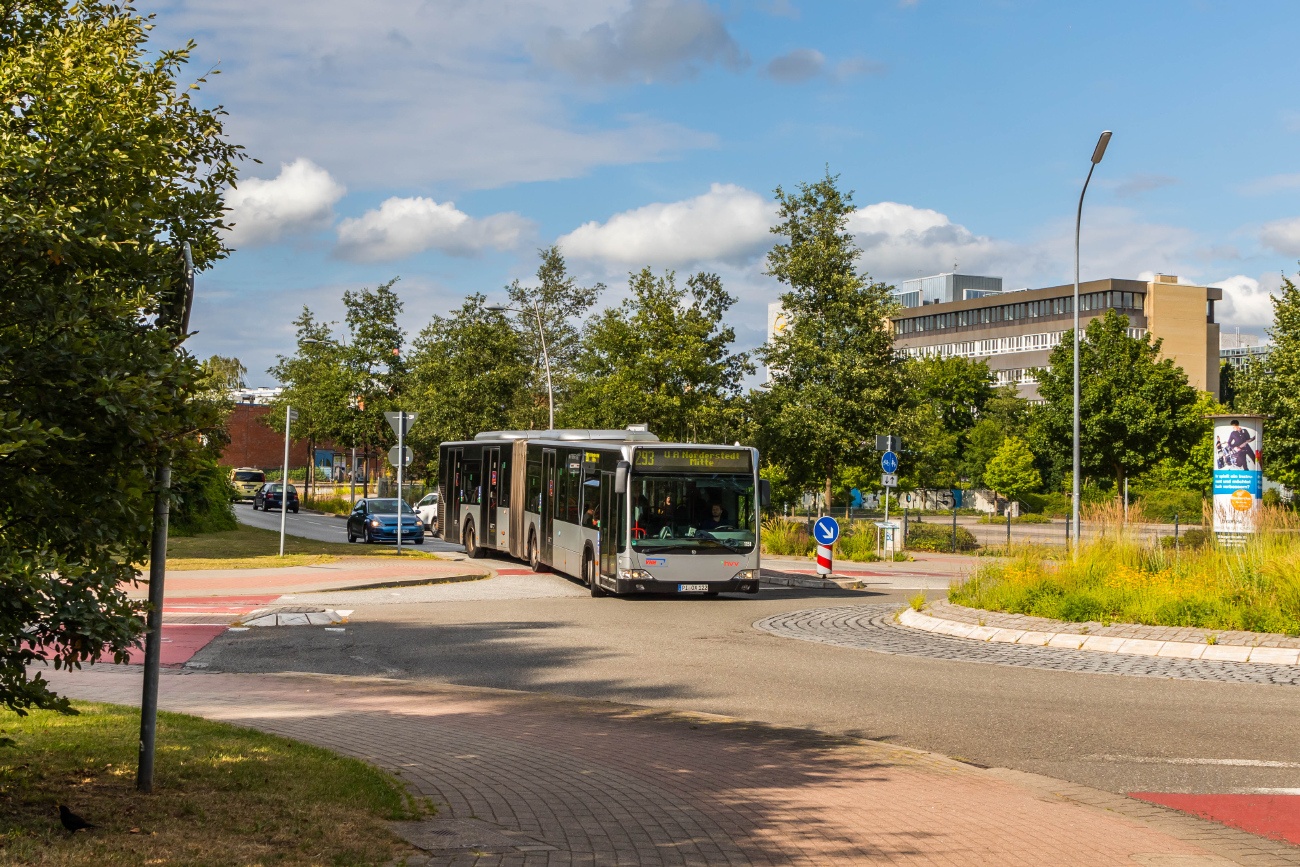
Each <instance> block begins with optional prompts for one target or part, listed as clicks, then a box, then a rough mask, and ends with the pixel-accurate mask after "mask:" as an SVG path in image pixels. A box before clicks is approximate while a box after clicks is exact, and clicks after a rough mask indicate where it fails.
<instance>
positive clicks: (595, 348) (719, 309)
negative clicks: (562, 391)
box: [565, 268, 754, 442]
mask: <svg viewBox="0 0 1300 867" xmlns="http://www.w3.org/2000/svg"><path fill="white" fill-rule="evenodd" d="M628 288H629V290H631V297H630V298H628V299H627V300H626V301H624V302H623V304H622V305H620V306H619V307H617V308H614V309H610V310H606V311H605V312H604V313H603V314H601V315H600V316H598V317H596V318H595V319H594V320H593V321H592V322H591V323H590V324H589V325H588V327H587V330H586V333H585V335H584V337H585V340H584V344H583V353H582V355H581V356H580V357H579V359H578V362H577V367H578V371H579V373H580V380H579V382H578V383H577V386H576V388H575V392H574V395H573V397H572V399H571V401H570V405H569V407H568V408H567V409H566V411H565V417H566V418H567V419H570V420H572V421H573V422H574V423H577V424H580V425H582V426H586V427H614V428H617V427H623V426H625V425H627V424H629V423H633V422H645V423H647V424H649V425H650V430H652V431H654V432H655V433H656V434H658V435H659V437H660V438H661V439H670V438H671V439H674V440H678V441H686V442H709V441H714V440H717V438H718V437H719V436H721V435H723V433H724V431H725V430H727V429H728V424H727V422H728V413H729V410H730V409H731V403H732V401H734V400H735V399H736V398H737V397H738V396H739V394H740V386H741V380H742V379H743V377H744V376H745V374H747V373H752V372H753V370H754V368H753V365H751V364H750V363H749V357H748V355H747V354H746V353H743V352H742V353H733V352H731V346H732V344H733V343H734V342H735V340H736V332H735V329H733V328H731V327H729V326H727V325H725V324H724V323H723V317H724V316H725V315H726V312H727V310H729V309H730V308H731V306H732V305H733V304H735V303H736V299H735V298H734V297H732V296H731V295H730V294H728V292H727V291H726V290H725V289H724V288H723V287H722V280H721V279H719V277H718V275H716V274H706V273H700V274H695V275H694V276H692V277H691V278H690V279H688V280H687V281H686V285H685V286H684V287H680V288H679V287H678V286H677V281H676V275H675V274H674V273H673V272H672V271H668V272H665V273H664V274H663V276H660V277H656V276H655V275H654V273H653V272H652V271H651V270H650V269H649V268H643V269H642V270H641V271H639V272H637V273H635V274H632V275H630V279H629V280H628Z"/></svg>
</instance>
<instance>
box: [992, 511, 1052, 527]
mask: <svg viewBox="0 0 1300 867" xmlns="http://www.w3.org/2000/svg"><path fill="white" fill-rule="evenodd" d="M1006 522H1007V516H1006V515H985V516H984V517H982V518H980V523H981V524H1005V523H1006ZM1011 523H1013V524H1050V523H1052V519H1051V518H1049V517H1047V516H1046V515H1035V514H1034V513H1033V512H1029V513H1027V514H1023V515H1021V516H1020V517H1018V518H1012V519H1011Z"/></svg>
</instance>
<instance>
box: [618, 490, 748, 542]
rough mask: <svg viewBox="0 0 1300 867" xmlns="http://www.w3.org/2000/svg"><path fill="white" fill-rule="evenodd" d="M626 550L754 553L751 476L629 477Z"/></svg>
mask: <svg viewBox="0 0 1300 867" xmlns="http://www.w3.org/2000/svg"><path fill="white" fill-rule="evenodd" d="M629 487H630V488H631V494H632V547H633V548H634V549H636V550H638V551H641V552H643V553H650V552H654V553H669V552H671V551H673V550H676V551H679V552H681V551H702V550H714V549H722V550H729V551H735V552H747V551H752V550H753V549H754V541H755V534H754V477H753V476H751V475H748V474H745V475H740V474H733V473H714V474H705V473H698V474H697V473H689V474H681V475H676V474H674V475H668V474H663V475H660V474H655V475H634V476H633V477H632V479H631V485H630V486H629Z"/></svg>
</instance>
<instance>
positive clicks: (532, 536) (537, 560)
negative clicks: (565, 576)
mask: <svg viewBox="0 0 1300 867" xmlns="http://www.w3.org/2000/svg"><path fill="white" fill-rule="evenodd" d="M528 568H530V569H532V570H533V571H534V572H545V571H546V564H545V563H543V562H542V552H541V551H540V550H539V549H538V547H537V534H536V533H529V534H528Z"/></svg>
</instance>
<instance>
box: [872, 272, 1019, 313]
mask: <svg viewBox="0 0 1300 867" xmlns="http://www.w3.org/2000/svg"><path fill="white" fill-rule="evenodd" d="M1001 292H1002V278H1001V277H977V276H975V275H973V274H957V273H952V274H935V275H934V276H933V277H917V278H916V279H915V280H904V281H903V282H902V283H900V284H899V285H898V288H896V289H895V290H894V291H893V296H894V297H895V298H896V299H898V301H899V303H900V304H902V305H903V306H904V307H925V306H928V305H930V304H950V303H952V302H954V301H970V300H972V299H975V298H983V297H985V296H988V295H998V294H1000V293H1001Z"/></svg>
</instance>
